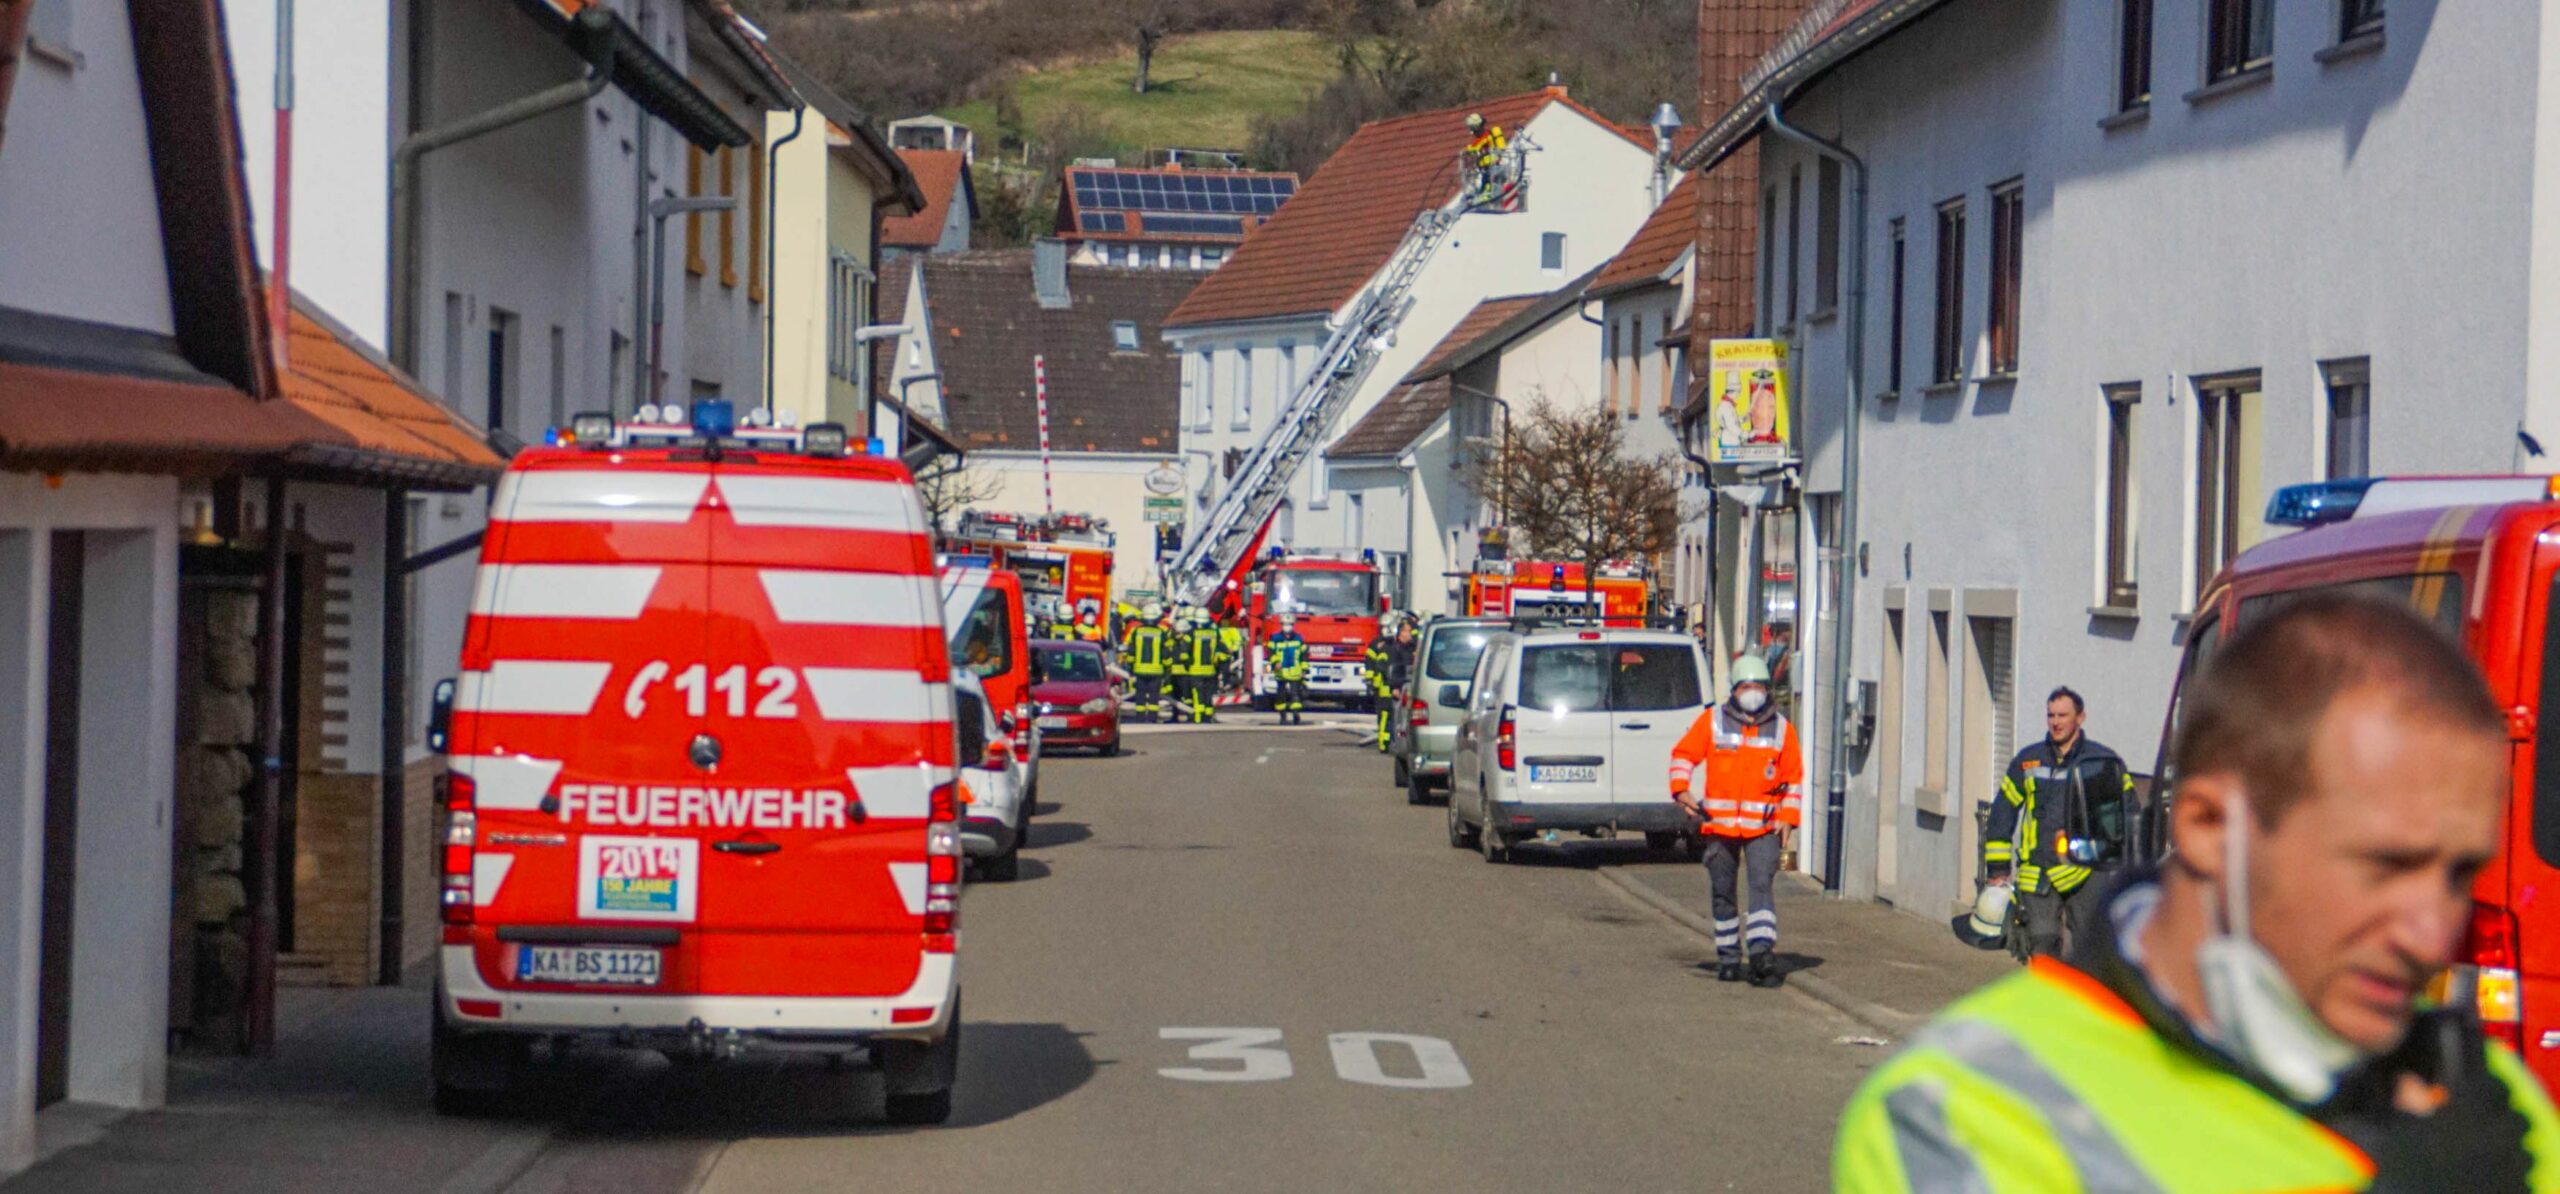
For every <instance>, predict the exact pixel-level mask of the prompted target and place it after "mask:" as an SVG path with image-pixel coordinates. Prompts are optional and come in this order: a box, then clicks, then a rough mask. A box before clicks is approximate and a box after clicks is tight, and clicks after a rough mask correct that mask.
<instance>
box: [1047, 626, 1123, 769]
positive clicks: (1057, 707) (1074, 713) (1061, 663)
mask: <svg viewBox="0 0 2560 1194" xmlns="http://www.w3.org/2000/svg"><path fill="white" fill-rule="evenodd" d="M1031 654H1032V658H1033V659H1034V660H1036V661H1037V662H1036V663H1035V664H1034V665H1033V668H1034V670H1033V672H1032V679H1031V700H1032V703H1033V704H1034V705H1035V706H1036V707H1037V709H1038V712H1039V714H1040V753H1042V754H1047V753H1049V752H1050V751H1051V750H1053V749H1058V748H1063V747H1077V748H1083V749H1089V750H1092V751H1094V752H1096V753H1098V754H1103V755H1116V754H1119V753H1120V698H1119V697H1118V696H1117V695H1115V694H1114V693H1113V692H1112V691H1111V667H1110V657H1109V656H1107V655H1105V654H1104V653H1103V650H1102V644H1100V643H1080V642H1069V641H1066V640H1062V639H1041V640H1039V641H1037V642H1034V643H1032V644H1031Z"/></svg>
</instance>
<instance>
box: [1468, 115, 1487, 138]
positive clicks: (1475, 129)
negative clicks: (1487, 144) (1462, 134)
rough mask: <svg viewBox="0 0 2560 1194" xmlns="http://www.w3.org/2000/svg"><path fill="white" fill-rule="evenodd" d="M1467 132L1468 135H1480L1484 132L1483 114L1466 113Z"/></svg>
mask: <svg viewBox="0 0 2560 1194" xmlns="http://www.w3.org/2000/svg"><path fill="white" fill-rule="evenodd" d="M1467 131H1468V132H1470V133H1481V132H1483V131H1484V113H1482V112H1469V113H1467Z"/></svg>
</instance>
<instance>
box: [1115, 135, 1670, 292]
mask: <svg viewBox="0 0 2560 1194" xmlns="http://www.w3.org/2000/svg"><path fill="white" fill-rule="evenodd" d="M1551 104H1562V105H1564V106H1565V107H1567V108H1570V109H1572V110H1574V111H1575V112H1578V113H1580V114H1581V115H1582V116H1583V117H1585V118H1586V119H1588V120H1590V121H1591V122H1592V123H1594V124H1597V125H1599V126H1600V127H1602V128H1605V129H1608V130H1609V131H1611V132H1613V133H1616V134H1618V135H1619V136H1621V137H1625V138H1626V139H1627V140H1628V141H1630V142H1631V143H1634V144H1636V145H1639V146H1642V147H1644V148H1645V149H1647V150H1650V149H1651V148H1652V139H1651V137H1650V136H1638V135H1636V134H1635V133H1632V132H1629V131H1628V130H1626V129H1624V128H1621V127H1619V126H1618V125H1616V124H1613V123H1611V122H1610V121H1608V120H1605V119H1602V118H1601V117H1600V115H1599V114H1598V113H1595V112H1593V111H1592V110H1591V109H1589V108H1586V107H1583V106H1582V105H1581V104H1578V103H1575V102H1574V101H1573V100H1572V99H1570V98H1568V97H1567V96H1566V95H1565V94H1564V89H1563V88H1548V89H1546V90H1541V91H1533V92H1530V93H1528V94H1526V95H1513V96H1505V97H1503V98H1501V99H1495V100H1487V101H1486V102H1484V103H1481V104H1471V105H1468V106H1466V107H1461V108H1443V109H1441V110H1439V111H1436V112H1421V113H1416V114H1414V115H1412V116H1399V117H1396V118H1394V119H1391V120H1376V121H1371V122H1370V123H1368V124H1364V125H1362V126H1360V131H1358V132H1355V133H1353V134H1351V139H1350V140H1348V141H1345V142H1343V144H1342V148H1340V149H1337V150H1335V151H1334V153H1333V156H1332V157H1330V158H1327V159H1325V163H1324V165H1323V166H1321V167H1318V168H1317V170H1316V172H1315V176H1314V177H1312V178H1309V179H1308V180H1307V181H1306V184H1305V185H1304V186H1301V187H1299V188H1298V193H1297V195H1296V197H1294V198H1292V199H1290V200H1289V202H1287V203H1285V204H1283V205H1281V208H1280V210H1279V212H1278V213H1277V214H1275V215H1273V216H1272V217H1271V222H1270V223H1267V224H1264V225H1263V226H1262V227H1260V228H1257V229H1255V230H1254V231H1253V232H1252V234H1251V235H1248V236H1247V237H1245V241H1244V244H1243V245H1242V246H1241V247H1240V248H1238V249H1237V250H1236V253H1235V256H1233V257H1230V258H1228V259H1227V262H1226V264H1224V265H1222V266H1219V267H1218V269H1217V272H1215V273H1212V274H1210V275H1209V277H1208V279H1207V280H1206V281H1204V282H1202V283H1201V284H1200V288H1199V289H1197V290H1194V291H1192V292H1191V297H1190V298H1188V299H1185V300H1183V303H1182V305H1181V306H1180V307H1178V308H1175V310H1174V312H1173V314H1172V316H1171V317H1169V318H1168V319H1166V321H1165V323H1166V326H1168V327H1185V326H1190V325H1194V324H1205V323H1229V322H1235V321H1239V320H1249V319H1272V318H1278V317H1281V316H1289V315H1314V314H1327V313H1330V312H1332V311H1333V310H1334V309H1335V308H1337V307H1339V306H1341V305H1342V304H1343V303H1344V302H1345V301H1347V300H1349V299H1350V298H1351V296H1353V295H1355V294H1358V293H1359V292H1360V288H1361V287H1362V286H1363V285H1365V284H1367V282H1368V281H1369V276H1370V275H1371V274H1374V273H1376V272H1377V271H1378V267H1379V266H1381V265H1384V264H1386V261H1387V258H1389V257H1391V256H1393V255H1394V254H1395V250H1396V246H1397V245H1398V244H1400V243H1402V242H1403V240H1404V236H1405V232H1406V231H1407V230H1408V229H1410V228H1411V227H1412V226H1413V218H1414V217H1415V216H1417V215H1419V214H1421V213H1422V212H1424V211H1428V210H1430V209H1432V208H1436V207H1438V206H1440V205H1441V204H1443V203H1446V202H1448V200H1449V197H1450V196H1451V195H1453V194H1456V193H1457V189H1458V185H1459V174H1460V171H1459V168H1458V151H1459V149H1460V148H1461V147H1463V146H1465V145H1466V143H1467V124H1466V120H1467V114H1468V113H1470V112H1481V113H1483V114H1484V118H1485V119H1486V120H1487V121H1489V122H1491V123H1493V124H1495V125H1499V126H1501V127H1502V128H1504V129H1506V130H1512V131H1516V130H1518V129H1520V128H1522V127H1523V126H1525V125H1527V124H1528V123H1529V121H1530V120H1531V119H1533V118H1535V117H1536V116H1537V115H1538V114H1539V113H1541V112H1544V111H1546V109H1547V107H1548V106H1549V105H1551Z"/></svg>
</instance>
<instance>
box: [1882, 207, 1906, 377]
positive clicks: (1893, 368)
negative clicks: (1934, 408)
mask: <svg viewBox="0 0 2560 1194" xmlns="http://www.w3.org/2000/svg"><path fill="white" fill-rule="evenodd" d="M1905 231H1906V230H1905V229H1904V227H1903V221H1902V218H1901V217H1900V216H1896V217H1894V220H1893V223H1892V224H1891V225H1889V226H1888V227H1887V229H1886V232H1885V240H1886V242H1887V244H1888V245H1889V247H1888V248H1887V249H1886V250H1885V255H1884V256H1885V261H1886V263H1887V264H1886V266H1885V268H1887V269H1890V270H1892V271H1893V278H1892V280H1891V281H1890V282H1887V283H1886V287H1887V288H1888V290H1889V292H1890V293H1891V295H1892V297H1891V298H1889V299H1887V300H1886V302H1885V320H1886V323H1885V330H1884V344H1885V348H1884V352H1885V356H1884V389H1885V392H1886V393H1888V394H1899V393H1901V392H1902V324H1903V303H1904V297H1903V290H1904V288H1903V267H1904V264H1905V261H1906V257H1907V253H1908V249H1909V245H1908V243H1907V239H1906V237H1905V235H1904V233H1905Z"/></svg>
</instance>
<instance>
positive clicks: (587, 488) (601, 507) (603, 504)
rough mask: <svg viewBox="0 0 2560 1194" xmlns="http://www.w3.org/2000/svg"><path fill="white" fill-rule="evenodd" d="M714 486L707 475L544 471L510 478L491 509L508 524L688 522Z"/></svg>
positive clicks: (626, 471)
mask: <svg viewBox="0 0 2560 1194" xmlns="http://www.w3.org/2000/svg"><path fill="white" fill-rule="evenodd" d="M710 485H711V477H710V475H709V474H706V473H655V472H643V471H637V470H629V469H563V470H557V471H554V470H550V469H544V470H541V471H538V472H524V473H514V472H511V473H508V474H507V475H506V478H505V479H504V480H501V481H499V482H498V496H497V500H496V501H495V502H492V503H491V504H490V508H491V509H493V510H495V511H496V512H497V518H498V519H499V520H502V521H505V522H684V521H686V520H688V519H690V518H692V517H693V512H694V509H695V508H696V507H698V506H700V505H702V491H703V490H704V489H706V488H709V487H710Z"/></svg>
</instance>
